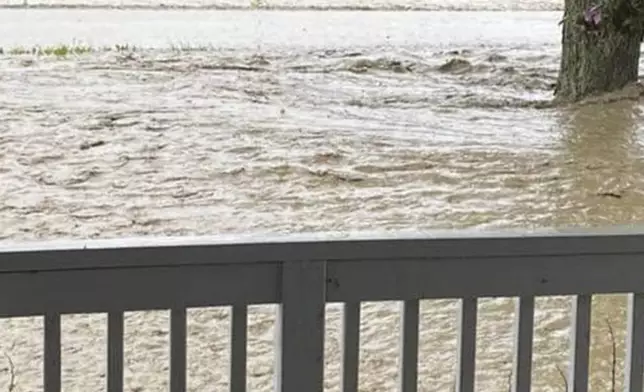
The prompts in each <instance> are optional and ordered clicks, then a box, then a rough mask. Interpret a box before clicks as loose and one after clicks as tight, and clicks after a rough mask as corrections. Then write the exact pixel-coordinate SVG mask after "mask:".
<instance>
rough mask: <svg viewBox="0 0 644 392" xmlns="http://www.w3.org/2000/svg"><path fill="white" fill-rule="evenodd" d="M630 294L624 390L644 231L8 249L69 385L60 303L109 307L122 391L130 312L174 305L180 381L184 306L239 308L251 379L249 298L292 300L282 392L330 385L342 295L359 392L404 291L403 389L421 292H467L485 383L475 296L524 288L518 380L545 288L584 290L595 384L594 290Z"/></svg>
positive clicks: (581, 382)
mask: <svg viewBox="0 0 644 392" xmlns="http://www.w3.org/2000/svg"><path fill="white" fill-rule="evenodd" d="M597 293H631V294H630V301H629V305H628V314H629V321H628V328H629V329H628V335H627V339H628V341H627V358H626V370H625V376H626V380H625V388H626V390H627V391H637V392H640V391H642V370H643V369H644V361H643V359H644V357H643V355H644V319H643V317H642V316H643V315H644V294H642V293H644V232H643V233H635V232H621V233H618V232H612V233H606V232H604V233H598V232H595V233H588V232H578V233H570V232H558V233H547V232H543V233H536V234H529V235H521V234H502V235H492V234H487V235H463V234H449V235H448V234H446V235H441V236H435V235H434V236H418V235H416V236H406V237H404V238H401V237H388V238H383V237H381V238H373V237H361V238H358V237H350V238H337V237H336V238H335V239H331V237H324V236H314V237H286V238H276V239H272V240H254V239H246V240H244V239H237V240H222V239H217V240H213V239H204V238H201V239H186V238H183V239H164V240H159V239H136V240H134V239H130V240H107V241H83V242H73V243H61V242H54V243H46V244H42V243H41V244H35V245H34V244H21V245H20V244H19V245H6V244H5V245H3V246H2V247H0V317H14V316H35V315H44V319H45V328H44V329H45V339H44V341H45V344H44V352H45V355H44V385H45V389H46V391H47V392H58V391H60V390H61V360H60V359H61V344H60V343H61V339H60V334H61V328H60V325H61V324H60V319H61V314H65V313H89V312H107V313H108V374H107V389H108V391H110V392H117V391H118V392H120V391H122V390H123V312H124V311H133V310H154V309H171V331H170V338H171V341H170V352H171V358H170V375H169V377H170V390H171V391H172V392H182V391H185V389H186V308H188V307H203V306H232V309H233V315H232V323H231V325H232V333H233V337H232V339H231V341H232V349H231V370H230V385H231V390H232V391H234V392H243V391H245V389H246V343H247V342H246V340H247V339H246V335H247V332H246V330H247V306H248V305H252V304H270V303H276V304H280V311H279V316H278V321H279V328H278V330H279V331H280V333H279V339H278V340H277V344H278V350H277V351H278V358H277V371H276V373H275V374H276V377H275V378H276V386H275V388H276V391H283V392H303V391H307V392H314V391H322V390H323V366H324V365H323V363H324V362H323V353H324V350H323V343H324V327H325V326H324V312H325V304H326V303H328V302H343V303H344V327H343V328H344V331H343V332H344V340H343V356H342V359H343V364H342V371H343V373H342V388H343V389H342V390H343V391H344V392H350V391H356V390H357V384H358V383H357V381H358V348H359V347H358V345H359V339H358V337H359V320H360V302H361V301H384V300H396V301H403V302H402V304H403V307H402V341H401V347H400V349H401V359H402V360H401V364H402V365H401V368H400V373H399V376H400V378H399V380H400V384H399V385H400V390H401V391H403V392H413V391H416V389H417V359H418V358H417V357H418V328H419V327H418V322H419V317H418V316H419V315H418V312H419V307H418V303H419V299H430V298H461V303H462V306H461V311H460V316H461V319H460V333H459V336H460V339H459V342H460V344H459V348H458V366H457V377H456V379H457V391H459V392H472V391H474V370H475V345H476V320H477V298H479V297H495V296H504V297H519V301H518V302H517V304H518V305H517V306H518V309H517V313H516V314H517V319H516V343H515V361H514V371H513V388H514V391H530V390H531V385H530V380H531V364H532V340H533V317H534V316H533V315H534V298H535V296H547V295H575V296H576V301H575V305H576V306H575V307H574V310H573V324H572V332H573V339H572V342H573V347H572V349H571V352H572V361H571V367H570V373H569V380H568V383H569V386H570V390H571V391H576V392H585V391H587V389H588V365H589V340H590V316H591V299H592V295H593V294H597Z"/></svg>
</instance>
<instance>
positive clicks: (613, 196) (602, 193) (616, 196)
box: [597, 192, 622, 199]
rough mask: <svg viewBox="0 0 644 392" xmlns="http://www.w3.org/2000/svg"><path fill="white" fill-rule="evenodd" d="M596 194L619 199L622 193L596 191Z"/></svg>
mask: <svg viewBox="0 0 644 392" xmlns="http://www.w3.org/2000/svg"><path fill="white" fill-rule="evenodd" d="M597 196H602V197H612V198H614V199H621V198H622V194H621V193H616V192H599V193H597Z"/></svg>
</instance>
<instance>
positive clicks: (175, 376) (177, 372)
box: [170, 308, 187, 392]
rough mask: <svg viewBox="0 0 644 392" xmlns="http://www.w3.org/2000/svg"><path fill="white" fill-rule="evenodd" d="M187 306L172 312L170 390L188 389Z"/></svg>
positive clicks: (183, 390)
mask: <svg viewBox="0 0 644 392" xmlns="http://www.w3.org/2000/svg"><path fill="white" fill-rule="evenodd" d="M186 370H187V369H186V308H176V309H172V310H171V312H170V392H185V390H186Z"/></svg>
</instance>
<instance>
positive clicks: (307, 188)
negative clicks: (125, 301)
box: [0, 1, 644, 392]
mask: <svg viewBox="0 0 644 392" xmlns="http://www.w3.org/2000/svg"><path fill="white" fill-rule="evenodd" d="M449 4H456V5H458V4H460V3H459V1H453V2H451V3H449ZM449 4H448V5H449ZM481 4H483V3H481ZM513 4H515V5H516V4H522V3H518V2H515V3H513ZM535 4H536V3H535ZM540 4H541V5H543V8H546V9H547V8H548V7H549V5H547V4H548V3H540ZM445 7H447V6H445ZM482 7H483V6H482ZM539 7H540V6H539ZM488 8H490V7H488ZM491 8H494V7H491ZM560 16H561V15H560V13H559V12H409V13H407V12H380V11H377V12H376V11H374V12H362V13H361V12H335V11H326V12H313V11H298V12H286V11H271V12H267V11H257V12H255V11H253V12H249V11H225V12H215V11H199V12H193V11H184V12H178V11H105V10H100V11H99V10H89V11H81V10H60V11H52V10H4V11H0V47H2V49H3V54H2V55H0V67H1V68H0V81H1V83H0V116H1V118H2V122H0V182H1V183H2V184H3V186H2V187H1V188H0V199H1V200H2V203H1V204H0V238H2V239H5V240H37V239H52V238H109V237H121V236H134V235H199V234H208V235H215V234H218V233H262V232H271V233H275V232H280V233H293V232H304V231H316V232H319V231H356V230H374V229H381V230H383V231H391V230H399V229H423V230H425V229H452V228H475V229H481V230H491V229H500V228H526V229H531V228H541V227H563V226H570V225H573V226H575V225H580V226H598V225H608V224H628V223H635V222H639V221H641V220H642V218H643V217H644V209H642V208H640V207H641V206H642V205H644V194H643V193H642V189H644V188H643V185H644V181H643V180H644V178H643V176H642V173H644V154H643V152H642V151H641V145H642V142H643V141H644V138H643V135H642V130H643V127H642V126H641V124H642V113H641V105H640V103H639V102H637V101H636V100H622V101H620V102H616V103H610V104H595V105H589V106H583V107H567V108H555V107H551V105H549V100H550V98H551V97H552V87H553V84H554V82H555V78H556V72H557V66H558V53H559V29H558V26H557V22H558V21H559V18H560ZM61 44H72V45H84V46H83V47H84V48H86V50H85V49H84V50H82V51H80V52H82V53H67V54H66V55H65V56H60V55H56V54H55V52H56V51H55V50H54V49H52V50H50V52H51V53H53V54H50V55H42V54H40V55H39V54H34V53H32V49H33V48H35V47H37V46H40V50H41V51H42V50H43V48H48V47H49V48H52V47H54V48H55V47H56V45H61ZM106 48H109V49H110V50H109V51H108V50H106ZM65 53H66V52H65ZM144 289H145V288H142V290H144ZM622 305H623V298H618V297H602V298H600V299H598V300H597V304H596V311H595V314H594V330H593V332H594V333H595V335H594V337H593V339H594V340H593V352H592V354H593V367H592V369H591V370H592V374H593V380H592V390H593V391H609V390H610V389H611V385H610V362H611V349H612V345H611V343H610V340H609V335H608V327H607V326H608V323H607V320H609V321H610V325H611V326H612V327H613V328H615V333H616V335H617V338H618V339H621V338H622V337H623V332H624V331H623V328H624V324H625V319H624V313H625V310H624V308H623V306H622ZM456 310H457V306H456V302H454V301H451V300H444V301H429V302H426V303H424V304H423V308H422V311H423V314H422V316H421V318H422V320H421V340H422V343H421V352H420V356H421V365H420V369H419V376H420V390H422V391H451V390H452V389H453V385H454V384H453V383H454V379H453V368H454V359H455V356H454V354H455V345H456V327H457V326H456V318H455V316H456ZM568 310H569V301H568V300H567V299H565V298H542V299H540V300H539V302H538V310H537V314H536V322H537V329H536V334H535V338H536V341H535V367H536V368H535V376H534V383H535V388H536V389H535V390H538V391H564V390H565V384H564V381H563V379H562V376H561V374H560V369H564V368H565V366H566V363H567V358H568V355H567V352H566V348H567V344H568V341H567V328H568ZM396 311H397V305H395V304H382V303H379V304H371V303H370V304H365V308H364V311H363V329H362V354H361V355H362V357H361V371H362V376H361V379H360V384H361V388H362V389H361V390H362V391H369V392H372V391H373V392H376V391H391V390H393V389H394V388H395V385H396V378H395V374H396V371H397V365H396V361H397V344H398V317H397V314H396ZM327 318H328V320H329V326H328V339H327V341H328V345H327V364H328V369H327V380H326V385H327V389H328V390H329V391H338V390H339V384H338V383H339V373H338V371H339V355H340V351H339V341H338V338H339V331H340V323H339V320H340V313H339V310H338V308H337V307H336V306H334V305H331V306H330V307H329V313H328V316H327ZM104 320H105V317H104V316H103V315H89V316H86V315H83V316H66V317H65V318H64V325H63V350H64V354H63V369H64V375H63V382H64V390H66V391H100V390H105V388H104V377H105V363H104V361H105V343H106V340H105V324H104ZM273 321H274V308H271V307H258V308H254V309H253V311H252V312H251V320H250V324H251V327H250V341H251V342H250V347H249V358H250V363H249V387H250V390H251V391H268V390H270V388H271V385H272V384H271V377H272V361H273V352H272V340H273V331H272V330H273ZM512 321H513V302H512V300H510V299H495V300H491V299H487V300H483V301H482V302H481V308H480V327H479V347H478V350H479V353H480V356H479V357H478V358H477V360H478V362H477V366H478V369H477V383H478V384H477V390H481V391H486V392H487V391H507V390H508V375H509V371H510V369H511V358H512V357H511V348H512V334H511V332H512V329H511V325H512ZM189 323H190V327H189V328H190V329H189V333H190V337H189V351H188V354H189V362H190V369H189V385H190V390H191V391H204V390H217V391H220V390H225V389H224V388H225V387H226V385H227V382H228V381H227V353H228V351H227V350H228V346H227V345H228V340H227V339H228V336H227V335H228V323H229V320H228V316H227V311H226V310H225V309H207V310H192V311H191V312H190V320H189ZM41 331H42V329H41V320H37V319H12V320H3V321H2V322H1V323H0V334H1V335H2V336H1V337H0V352H6V353H7V354H8V355H9V356H10V358H11V359H12V361H13V363H14V367H15V373H16V376H17V378H16V381H17V383H16V384H17V386H16V388H15V389H14V390H15V391H35V390H39V388H40V389H41V388H42V383H41V374H42V371H41V362H40V361H41V360H42V353H41V347H42V332H41ZM128 331H130V332H135V333H129V334H128V336H127V338H126V383H127V387H126V390H129V391H163V390H167V377H166V371H167V368H168V361H167V352H168V349H167V345H166V344H167V341H168V334H167V332H168V325H167V313H166V312H149V313H132V314H129V315H128V317H127V320H126V333H128ZM622 347H623V346H622V342H621V340H619V341H618V348H619V350H621V349H622ZM618 354H619V361H618V364H619V365H620V366H621V362H622V359H623V353H622V352H621V351H620V352H619V353H618ZM9 373H10V366H9V365H8V362H6V363H5V362H1V364H0V390H2V385H3V383H8V381H9V378H10V377H9ZM618 376H619V377H618V385H620V384H621V372H620V369H618Z"/></svg>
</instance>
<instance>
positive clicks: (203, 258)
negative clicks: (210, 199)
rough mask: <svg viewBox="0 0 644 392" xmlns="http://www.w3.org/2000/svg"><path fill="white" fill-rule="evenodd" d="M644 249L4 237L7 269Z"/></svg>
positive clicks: (553, 234) (475, 239) (363, 239)
mask: <svg viewBox="0 0 644 392" xmlns="http://www.w3.org/2000/svg"><path fill="white" fill-rule="evenodd" d="M636 254H643V255H644V228H640V230H634V229H632V228H627V227H614V228H608V229H603V230H538V231H533V232H530V233H524V232H518V231H507V232H491V233H484V232H476V231H440V232H426V233H411V232H406V233H405V232H403V233H398V234H374V233H366V234H365V233H361V234H351V235H342V234H333V233H320V234H303V235H282V236H257V235H250V236H249V235H237V236H230V235H229V236H218V237H175V238H173V237H165V238H156V237H142V238H127V239H106V240H72V241H68V240H56V241H45V242H13V243H6V242H5V243H4V244H2V243H0V273H2V272H20V271H32V272H33V271H52V270H69V269H86V268H91V269H100V268H127V267H153V266H188V265H204V264H206V265H213V264H231V263H266V262H289V261H298V260H299V261H301V260H309V261H315V260H318V261H343V260H345V261H351V260H365V261H366V260H371V261H378V260H400V261H402V260H410V259H413V260H419V259H422V260H439V259H490V258H495V259H501V258H515V259H516V261H517V262H518V261H521V259H525V258H530V257H557V256H582V255H595V256H601V255H604V256H608V257H607V258H606V260H607V261H609V259H610V256H619V255H622V256H625V255H636Z"/></svg>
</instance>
